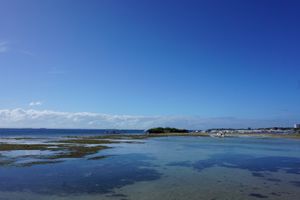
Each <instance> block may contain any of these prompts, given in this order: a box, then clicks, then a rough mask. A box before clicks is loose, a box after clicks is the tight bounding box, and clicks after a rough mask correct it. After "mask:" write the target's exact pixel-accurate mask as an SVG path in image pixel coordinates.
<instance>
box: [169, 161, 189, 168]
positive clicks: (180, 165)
mask: <svg viewBox="0 0 300 200" xmlns="http://www.w3.org/2000/svg"><path fill="white" fill-rule="evenodd" d="M167 166H179V167H192V163H191V162H190V161H179V162H170V163H168V164H167Z"/></svg>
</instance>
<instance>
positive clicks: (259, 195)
mask: <svg viewBox="0 0 300 200" xmlns="http://www.w3.org/2000/svg"><path fill="white" fill-rule="evenodd" d="M249 196H251V197H256V198H261V199H266V198H268V196H266V195H262V194H258V193H250V194H249Z"/></svg>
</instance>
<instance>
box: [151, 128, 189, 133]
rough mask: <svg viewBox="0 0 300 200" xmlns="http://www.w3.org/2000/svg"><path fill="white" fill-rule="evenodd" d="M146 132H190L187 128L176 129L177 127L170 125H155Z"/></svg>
mask: <svg viewBox="0 0 300 200" xmlns="http://www.w3.org/2000/svg"><path fill="white" fill-rule="evenodd" d="M146 132H147V133H148V134H162V133H165V134H166V133H188V132H190V131H189V130H187V129H178V128H170V127H166V128H163V127H157V128H151V129H148V130H147V131H146Z"/></svg>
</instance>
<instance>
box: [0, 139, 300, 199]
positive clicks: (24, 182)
mask: <svg viewBox="0 0 300 200" xmlns="http://www.w3.org/2000/svg"><path fill="white" fill-rule="evenodd" d="M139 141H141V142H142V143H116V144H110V145H109V146H111V147H113V148H110V149H105V150H102V151H99V153H97V154H93V155H89V156H87V157H85V158H74V159H67V160H66V161H64V162H60V163H51V164H43V165H33V166H26V167H13V166H1V167H0V199H1V200H2V199H5V200H6V199H7V200H12V199H64V200H66V199H74V200H76V199H104V200H106V199H108V200H109V199H112V200H115V199H119V200H144V199H145V200H146V199H147V200H152V199H153V200H157V199H164V200H176V199H178V200H179V199H182V200H185V199H186V200H194V199H195V200H196V199H197V200H199V199H208V200H217V199H222V200H224V199H228V200H233V199H274V200H275V199H290V200H293V199H295V200H298V199H299V197H300V190H299V187H300V153H299V152H300V141H299V140H296V139H295V140H292V139H281V138H277V139H274V138H265V139H263V138H252V137H249V138H210V137H159V138H148V139H145V140H139ZM97 158H101V159H97ZM0 159H1V158H0Z"/></svg>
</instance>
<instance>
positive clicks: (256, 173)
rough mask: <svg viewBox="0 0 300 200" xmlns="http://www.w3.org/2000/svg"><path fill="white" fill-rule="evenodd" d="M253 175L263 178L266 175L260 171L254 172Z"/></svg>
mask: <svg viewBox="0 0 300 200" xmlns="http://www.w3.org/2000/svg"><path fill="white" fill-rule="evenodd" d="M252 175H253V176H256V177H261V178H262V177H265V176H264V175H263V174H262V173H258V172H253V173H252Z"/></svg>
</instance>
